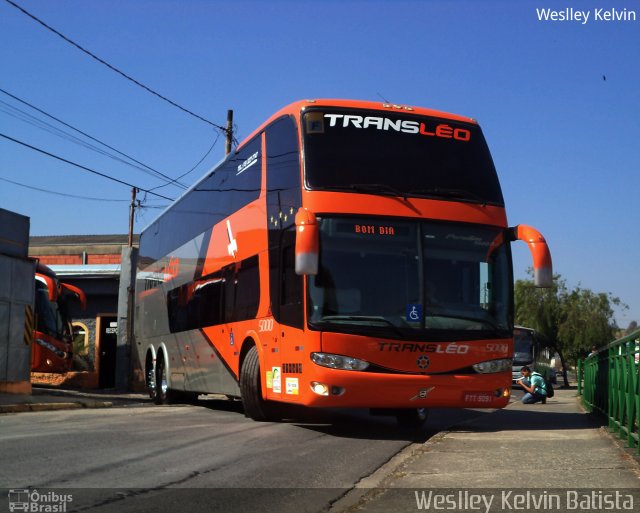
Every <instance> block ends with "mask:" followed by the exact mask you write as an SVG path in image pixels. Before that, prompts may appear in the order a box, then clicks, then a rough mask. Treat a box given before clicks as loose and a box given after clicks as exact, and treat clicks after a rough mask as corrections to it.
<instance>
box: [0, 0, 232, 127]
mask: <svg viewBox="0 0 640 513" xmlns="http://www.w3.org/2000/svg"><path fill="white" fill-rule="evenodd" d="M5 2H7V3H8V4H10V5H12V6H13V7H15V8H16V9H18V10H19V11H21V12H22V13H24V14H26V15H27V16H29V18H31V19H32V20H34V21H36V22H38V23H39V24H40V25H42V26H43V27H45V28H46V29H47V30H50V31H51V32H53V33H54V34H55V35H57V36H58V37H61V38H62V39H64V40H65V41H66V42H67V43H69V44H71V45H73V46H75V47H76V48H77V49H78V50H80V51H81V52H84V53H86V54H87V55H88V56H89V57H91V58H92V59H94V60H96V61H98V62H99V63H100V64H103V65H105V66H106V67H107V68H109V69H110V70H111V71H115V72H116V73H118V74H119V75H120V76H122V77H124V78H126V79H127V80H129V81H130V82H133V83H134V84H136V85H137V86H139V87H141V88H142V89H144V90H145V91H147V92H148V93H151V94H153V95H154V96H157V97H158V98H160V99H161V100H164V101H165V102H167V103H169V104H170V105H173V106H174V107H176V108H178V109H180V110H181V111H183V112H185V113H187V114H189V115H191V116H193V117H194V118H196V119H199V120H200V121H204V122H205V123H207V124H209V125H211V126H213V127H215V128H217V129H218V130H220V131H221V132H224V133H227V132H228V130H227V129H226V128H225V127H223V126H221V125H218V124H216V123H214V122H213V121H209V120H208V119H206V118H204V117H202V116H200V115H199V114H196V113H195V112H192V111H190V110H189V109H187V108H185V107H182V106H181V105H179V104H177V103H176V102H174V101H173V100H170V99H169V98H167V97H166V96H163V95H161V94H160V93H158V92H156V91H154V90H153V89H151V88H150V87H148V86H146V85H144V84H143V83H141V82H139V81H138V80H136V79H135V78H133V77H131V76H129V75H127V74H126V73H124V72H123V71H120V70H119V69H118V68H116V67H115V66H113V65H111V64H109V63H108V62H107V61H105V60H104V59H101V58H100V57H98V56H97V55H95V54H93V53H91V52H90V51H89V50H87V49H86V48H83V47H82V46H80V45H79V44H78V43H76V42H75V41H72V40H71V39H69V38H68V37H67V36H65V35H64V34H62V33H61V32H58V31H57V30H56V29H54V28H53V27H51V26H50V25H47V24H46V23H45V22H44V21H42V20H41V19H40V18H37V17H36V16H34V15H33V14H31V13H30V12H29V11H27V10H26V9H24V8H22V7H20V6H19V5H18V4H17V3H15V2H13V1H12V0H5Z"/></svg>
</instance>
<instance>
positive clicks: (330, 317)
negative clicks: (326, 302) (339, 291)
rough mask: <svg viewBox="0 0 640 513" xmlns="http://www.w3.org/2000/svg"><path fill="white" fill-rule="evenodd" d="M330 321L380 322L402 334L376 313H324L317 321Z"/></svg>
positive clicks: (396, 327)
mask: <svg viewBox="0 0 640 513" xmlns="http://www.w3.org/2000/svg"><path fill="white" fill-rule="evenodd" d="M325 321H327V322H331V321H338V322H340V321H356V322H382V323H384V324H385V325H387V326H389V327H391V328H393V330H394V331H395V332H396V333H398V334H399V335H403V336H404V333H402V331H401V330H400V329H399V328H398V326H396V325H395V324H393V323H392V322H391V321H390V320H389V319H386V318H384V317H380V316H377V315H326V316H324V317H322V318H321V319H320V321H319V322H325Z"/></svg>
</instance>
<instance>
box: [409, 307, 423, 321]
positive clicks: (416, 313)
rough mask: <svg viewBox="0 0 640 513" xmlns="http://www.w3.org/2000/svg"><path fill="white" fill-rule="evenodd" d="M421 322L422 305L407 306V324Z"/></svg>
mask: <svg viewBox="0 0 640 513" xmlns="http://www.w3.org/2000/svg"><path fill="white" fill-rule="evenodd" d="M421 320H422V305H419V304H417V305H407V322H420V321H421Z"/></svg>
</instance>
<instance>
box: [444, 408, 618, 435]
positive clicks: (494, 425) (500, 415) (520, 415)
mask: <svg viewBox="0 0 640 513" xmlns="http://www.w3.org/2000/svg"><path fill="white" fill-rule="evenodd" d="M547 406H548V405H547ZM543 407H544V406H542V405H540V406H538V405H531V406H530V408H531V409H526V410H525V409H516V408H508V409H505V410H499V411H497V412H496V413H495V414H494V415H493V416H492V417H491V418H490V419H489V420H488V421H486V420H485V419H480V420H479V421H477V422H474V423H473V425H472V426H471V425H457V426H455V427H453V428H451V431H457V432H460V431H467V432H495V431H509V430H519V431H520V430H524V431H527V430H529V431H541V430H542V431H550V430H570V429H594V428H598V427H600V426H603V425H605V424H606V422H605V421H604V419H603V418H602V417H601V416H599V415H595V414H589V413H587V414H585V413H580V412H555V411H549V410H548V409H547V410H543V409H542V408H543ZM535 408H540V409H537V410H536V409H535Z"/></svg>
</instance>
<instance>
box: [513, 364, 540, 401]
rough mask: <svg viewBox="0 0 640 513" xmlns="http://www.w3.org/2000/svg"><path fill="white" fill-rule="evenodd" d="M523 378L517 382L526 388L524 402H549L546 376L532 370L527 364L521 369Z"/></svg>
mask: <svg viewBox="0 0 640 513" xmlns="http://www.w3.org/2000/svg"><path fill="white" fill-rule="evenodd" d="M520 373H521V374H522V378H520V379H519V380H518V381H517V383H519V384H520V386H521V387H522V388H523V389H524V391H525V392H526V394H524V397H523V398H522V402H523V403H524V404H533V403H538V402H541V403H546V402H547V387H546V384H545V382H544V378H543V377H542V375H541V374H538V373H537V372H531V369H530V368H529V367H527V366H524V367H522V369H520Z"/></svg>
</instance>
